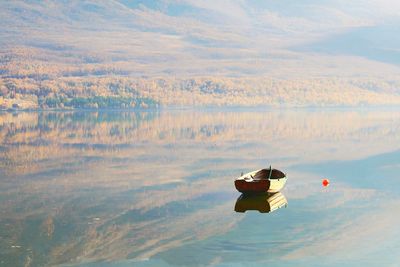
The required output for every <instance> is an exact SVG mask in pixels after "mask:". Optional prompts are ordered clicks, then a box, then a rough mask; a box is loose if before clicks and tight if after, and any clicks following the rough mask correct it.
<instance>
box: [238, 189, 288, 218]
mask: <svg viewBox="0 0 400 267" xmlns="http://www.w3.org/2000/svg"><path fill="white" fill-rule="evenodd" d="M287 204H288V202H287V200H286V197H285V196H284V195H283V194H282V193H281V192H278V193H259V194H250V195H249V194H242V195H240V197H239V198H238V199H237V200H236V204H235V211H236V212H246V211H248V210H258V211H259V212H260V213H269V212H273V211H275V210H277V209H280V208H282V207H286V206H287Z"/></svg>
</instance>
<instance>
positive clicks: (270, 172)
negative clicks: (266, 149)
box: [268, 165, 272, 180]
mask: <svg viewBox="0 0 400 267" xmlns="http://www.w3.org/2000/svg"><path fill="white" fill-rule="evenodd" d="M271 175H272V166H271V165H269V175H268V180H270V179H271Z"/></svg>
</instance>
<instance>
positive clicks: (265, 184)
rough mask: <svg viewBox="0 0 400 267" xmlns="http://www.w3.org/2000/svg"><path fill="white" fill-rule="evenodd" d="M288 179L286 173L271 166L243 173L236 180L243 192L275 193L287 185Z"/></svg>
mask: <svg viewBox="0 0 400 267" xmlns="http://www.w3.org/2000/svg"><path fill="white" fill-rule="evenodd" d="M286 180H287V178H286V174H284V173H283V172H281V171H280V170H277V169H272V167H271V166H270V167H269V169H260V170H256V171H252V172H249V173H246V174H242V175H241V176H240V177H239V178H237V179H236V180H235V187H236V189H237V190H238V191H239V192H242V193H261V192H268V193H275V192H278V191H280V190H281V189H282V188H283V187H284V186H285V184H286Z"/></svg>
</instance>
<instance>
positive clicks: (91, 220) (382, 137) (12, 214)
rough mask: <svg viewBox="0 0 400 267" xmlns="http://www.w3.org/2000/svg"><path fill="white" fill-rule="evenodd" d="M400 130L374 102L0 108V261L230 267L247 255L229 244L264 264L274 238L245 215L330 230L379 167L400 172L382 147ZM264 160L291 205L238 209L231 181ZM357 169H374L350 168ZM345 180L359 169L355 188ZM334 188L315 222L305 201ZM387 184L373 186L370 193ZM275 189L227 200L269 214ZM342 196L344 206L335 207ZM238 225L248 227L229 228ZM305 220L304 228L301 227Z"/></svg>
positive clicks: (395, 116) (365, 194)
mask: <svg viewBox="0 0 400 267" xmlns="http://www.w3.org/2000/svg"><path fill="white" fill-rule="evenodd" d="M399 131H400V113H391V112H375V111H374V112H355V111H346V112H344V111H342V112H338V111H332V112H327V111H323V112H320V111H318V112H309V111H284V112H283V111H279V112H265V111H260V112H258V111H257V112H256V111H243V112H233V111H228V112H227V111H213V112H205V111H186V112H175V111H174V112H46V113H34V112H32V113H17V114H10V113H1V114H0V206H1V209H0V259H1V260H0V261H1V262H0V265H4V266H46V265H59V264H66V263H68V264H79V263H82V262H98V261H105V262H110V261H120V260H123V259H134V260H143V261H147V260H148V261H150V263H149V265H151V263H153V262H152V261H153V260H154V261H155V262H156V263H154V264H153V265H157V263H158V261H157V260H159V261H162V262H171V265H179V264H180V265H183V266H199V265H207V264H212V263H213V262H223V263H226V265H228V266H230V263H232V262H231V261H232V259H236V260H237V261H240V260H242V259H244V258H246V255H243V254H241V253H239V252H241V251H243V248H246V249H247V251H249V255H248V257H247V258H246V259H247V260H250V259H253V260H254V259H255V258H256V257H259V260H260V262H262V261H263V260H265V258H263V255H265V253H259V251H264V250H268V251H269V252H271V255H277V254H273V253H272V252H274V251H275V250H276V249H277V248H276V246H275V247H273V246H271V247H268V244H269V243H268V244H267V243H266V242H267V241H266V240H258V239H257V238H256V237H254V236H266V235H265V232H263V231H265V229H264V228H259V229H258V228H257V227H256V225H264V224H265V222H266V221H267V222H268V221H270V220H278V219H280V218H281V219H282V217H280V216H281V215H282V216H283V214H284V216H285V220H284V223H282V224H274V223H271V224H270V225H273V227H283V226H286V227H285V231H282V230H281V229H276V231H274V233H276V235H277V236H276V240H282V238H283V236H281V234H282V233H285V234H286V233H287V234H288V236H289V237H288V238H289V239H290V238H292V237H291V236H292V235H300V234H303V236H300V237H299V238H304V239H306V240H308V239H307V236H310V235H313V234H314V233H313V229H314V228H315V227H322V225H323V226H325V225H327V227H326V229H325V228H324V229H322V230H321V231H322V232H323V233H326V234H327V236H329V232H328V230H327V229H328V228H329V227H331V228H332V229H336V230H337V229H338V227H340V225H341V224H340V223H342V222H344V221H346V220H343V219H342V218H343V217H345V218H347V217H346V215H348V214H350V213H346V212H349V210H350V211H351V216H354V214H356V212H354V210H356V211H359V212H360V213H361V211H362V212H366V211H367V210H370V209H366V208H365V205H367V204H366V203H368V205H370V203H372V202H374V201H375V202H377V203H378V204H376V207H379V206H380V205H379V204H380V202H379V201H380V200H379V199H377V200H375V199H374V198H372V197H370V195H371V194H372V193H374V192H370V191H371V187H370V185H371V182H370V181H376V174H377V172H378V171H379V174H380V175H383V176H384V177H382V180H384V181H392V185H394V184H395V182H397V180H396V179H397V176H395V175H392V174H393V173H394V174H396V175H397V173H399V172H398V167H399V165H398V164H397V163H396V162H397V161H396V160H397V159H398V156H399V153H398V152H393V151H394V150H396V148H395V147H394V146H395V145H394V144H399V143H400V135H399V134H398V132H399ZM371 144H373V145H371ZM349 151H351V153H349ZM385 152H392V154H390V159H391V160H390V161H388V160H387V158H388V156H380V155H384V154H383V153H385ZM377 155H378V156H377ZM338 159H340V160H341V161H345V162H346V164H343V163H341V161H338ZM363 159H368V160H366V161H363ZM352 160H356V162H355V163H354V162H352ZM330 161H333V163H332V162H330ZM372 161H373V162H374V164H373V165H371V162H372ZM266 162H272V163H273V164H274V166H277V167H279V168H281V169H285V170H287V171H288V172H290V173H291V177H296V179H291V180H290V182H289V183H288V185H287V187H286V188H285V192H287V194H286V196H287V197H288V199H289V200H290V203H291V206H292V205H294V206H295V207H296V208H294V209H287V212H285V213H283V212H282V213H277V214H279V216H259V215H260V214H258V212H245V213H236V212H235V211H233V210H232V204H233V203H235V200H236V198H237V192H236V189H235V188H234V187H233V185H232V182H233V180H234V178H235V177H237V175H238V174H240V173H241V172H248V171H250V170H254V169H258V168H260V167H263V166H265V164H266ZM324 162H325V163H324ZM326 162H327V163H326ZM319 163H320V164H319ZM322 163H324V164H325V165H324V164H322ZM389 163H390V164H389ZM299 166H301V167H299ZM332 166H333V167H332ZM366 166H373V169H374V170H375V171H376V172H365V173H362V175H359V173H356V172H355V170H361V169H366V168H365V167H366ZM396 168H397V169H396ZM338 170H340V173H337V171H338ZM394 170H395V171H394ZM321 172H323V175H324V176H325V175H326V176H327V177H329V178H330V179H331V181H332V186H330V187H329V188H328V189H327V190H325V191H326V192H325V191H324V192H323V193H324V194H325V195H323V194H320V193H321V190H320V189H321V185H320V173H321ZM352 175H353V176H352ZM391 175H392V176H391ZM354 176H357V177H362V184H363V186H364V188H362V187H360V188H358V184H356V183H355V182H354V181H358V180H357V179H356V178H357V177H356V178H354ZM335 177H336V179H335ZM388 177H389V178H392V179H391V180H390V179H387V178H388ZM358 179H360V178H358ZM335 188H336V190H338V191H339V192H336V193H337V194H338V195H339V196H340V194H342V195H343V197H332V198H330V199H331V200H332V199H334V200H335V203H333V204H332V203H330V202H329V201H328V202H329V203H330V205H325V206H324V208H325V209H327V208H326V207H328V209H327V210H328V211H332V209H335V210H334V212H332V213H329V214H334V216H335V217H333V218H329V220H327V221H326V222H325V221H324V222H323V223H322V222H321V221H322V220H324V218H328V216H329V214H324V216H322V214H323V211H324V210H323V208H321V207H319V206H318V205H317V203H324V200H325V201H326V200H327V199H325V197H326V196H327V195H328V194H329V193H331V192H332V190H334V189H335ZM392 188H395V186H392V187H390V188H389V189H388V188H387V186H385V184H384V183H382V186H381V188H380V189H381V190H382V191H384V190H393V189H392ZM339 189H340V190H339ZM355 192H357V193H356V194H355ZM277 196H280V197H279V198H277V199H279V201H277V204H274V203H273V201H272V198H271V199H270V197H267V196H265V197H260V199H259V201H258V200H257V201H254V200H251V199H250V200H249V199H247V198H246V197H245V196H243V197H242V198H240V199H239V200H238V204H237V206H238V207H239V209H240V210H243V211H245V210H250V209H251V210H258V211H260V212H268V211H269V212H271V211H273V210H274V209H275V208H276V207H282V206H284V205H283V203H284V201H285V199H286V198H285V197H284V196H283V195H277ZM275 197H276V196H275ZM365 198H367V200H368V201H365ZM359 199H361V200H363V201H359V202H357V200H359ZM350 200H351V201H350ZM349 202H351V205H353V206H351V205H350V206H347V208H346V209H340V208H341V207H343V206H345V205H349ZM279 203H280V204H279ZM357 203H361V204H359V205H364V206H361V207H362V209H361V208H360V209H359V206H357V205H358V204H357ZM356 204H357V205H356ZM336 208H337V209H336ZM296 212H298V213H299V214H297V213H296ZM313 212H314V213H313ZM340 212H344V214H341V213H340ZM338 213H339V215H341V216H337V214H338ZM257 215H258V216H257ZM273 215H275V213H274V214H273ZM364 215H365V214H364ZM386 215H387V214H382V217H385V218H386ZM332 216H333V215H332ZM351 216H349V217H351ZM365 217H367V216H365ZM299 218H301V220H300V219H299ZM335 218H338V219H337V220H335ZM307 220H309V221H307ZM248 221H250V222H251V223H250V225H252V227H251V228H241V227H240V224H241V223H246V224H248ZM302 221H304V222H305V223H307V224H305V225H301V222H302ZM254 222H256V223H254ZM311 222H316V225H314V226H313V227H309V225H311V224H310V223H311ZM332 222H334V224H333V223H332ZM385 222H388V224H389V222H391V221H390V220H389V219H386V221H385ZM285 223H286V224H290V223H292V225H289V226H290V227H289V226H288V225H285ZM328 226H329V227H328ZM343 228H344V229H345V227H343ZM287 229H289V230H287ZM382 229H383V228H382ZM241 231H247V232H241ZM302 231H303V232H302ZM299 233H300V234H299ZM268 236H269V237H270V236H271V235H270V233H268ZM305 236H306V237H305ZM252 238H254V239H255V240H253V239H252ZM311 239H312V238H311ZM237 240H240V242H242V243H241V244H237V242H238V241H237ZM312 240H314V239H312ZM272 241H274V240H272ZM272 241H271V242H272ZM268 242H269V241H268ZM279 242H280V241H279ZM326 242H328V243H329V240H328V241H326ZM243 244H247V245H243ZM211 245H212V246H211ZM209 247H215V249H213V250H212V251H209V250H207V248H209ZM311 247H312V246H311ZM235 248H240V250H239V249H236V250H235ZM295 249H296V248H292V247H291V246H289V245H288V244H286V246H285V247H284V249H282V250H280V251H282V252H285V253H286V254H287V255H293V253H292V252H294V251H295ZM229 251H232V253H231V254H229ZM238 251H239V252H238ZM224 253H226V254H224ZM290 253H292V254H290ZM304 253H305V254H307V251H306V252H304ZM239 254H241V256H242V257H240V258H235V255H239ZM205 255H208V257H210V259H209V262H204V259H205ZM296 255H297V254H296ZM280 256H282V257H283V256H284V255H280ZM196 257H198V261H197V262H192V261H191V260H192V259H193V258H196ZM185 260H186V261H185ZM136 265H137V266H139V263H137V262H135V266H136ZM232 265H233V264H232ZM243 265H246V264H243ZM250 265H251V264H250Z"/></svg>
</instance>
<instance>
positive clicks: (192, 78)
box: [0, 0, 400, 109]
mask: <svg viewBox="0 0 400 267" xmlns="http://www.w3.org/2000/svg"><path fill="white" fill-rule="evenodd" d="M377 6H379V12H375V13H374V15H373V16H372V15H371V10H374V8H376V7H377ZM396 8H397V7H396V6H395V7H392V6H391V3H390V1H383V2H382V1H380V2H379V3H378V2H375V1H368V2H364V3H363V4H362V5H361V4H360V3H359V2H358V1H355V2H354V3H353V2H352V3H351V4H348V3H347V4H346V5H343V3H342V1H339V0H330V1H324V2H323V3H320V2H319V1H298V2H296V3H292V2H291V1H280V2H279V3H278V2H276V1H249V0H245V1H239V0H237V1H218V2H212V1H192V0H174V1H167V0H154V1H127V0H125V1H123V0H121V1H105V0H104V1H88V0H86V1H45V2H43V1H3V2H0V22H1V24H2V27H1V28H0V62H1V63H0V108H1V109H7V108H12V107H14V108H17V109H18V108H22V109H26V108H30V109H36V108H45V109H47V108H137V107H141V108H146V107H158V106H193V105H194V106H210V105H218V106H221V105H228V106H253V105H257V106H265V105H268V106H280V105H284V106H338V105H340V106H355V105H396V104H399V103H400V89H399V85H400V78H398V77H400V76H399V74H400V68H399V64H400V53H399V52H398V50H397V47H398V45H399V44H400V39H399V38H398V37H397V36H400V35H399V34H398V33H399V32H398V31H399V30H398V28H397V27H395V25H396V23H397V21H398V19H397V13H396V11H395V10H396Z"/></svg>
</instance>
